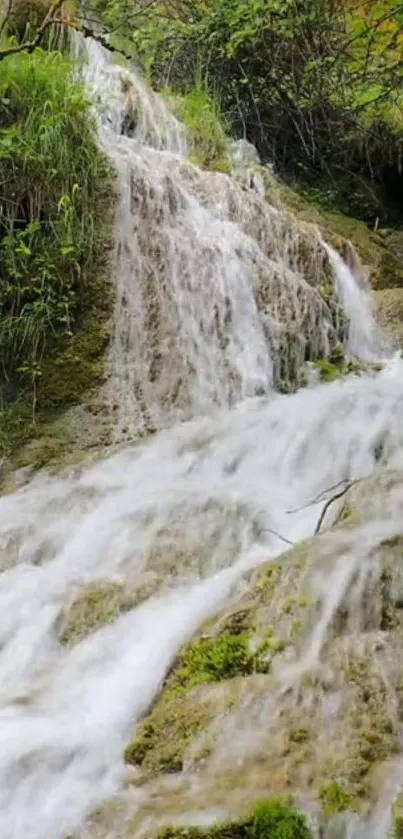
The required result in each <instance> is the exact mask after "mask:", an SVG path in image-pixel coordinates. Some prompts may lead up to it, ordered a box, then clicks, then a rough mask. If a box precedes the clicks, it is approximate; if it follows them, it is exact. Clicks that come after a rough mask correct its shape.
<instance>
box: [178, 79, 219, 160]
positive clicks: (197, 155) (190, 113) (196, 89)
mask: <svg viewBox="0 0 403 839" xmlns="http://www.w3.org/2000/svg"><path fill="white" fill-rule="evenodd" d="M165 93H166V95H168V96H170V97H172V95H173V94H172V91H170V90H169V88H168V89H166V91H165ZM175 101H176V111H177V114H178V117H179V119H180V120H182V122H184V123H185V125H186V127H187V129H188V135H189V139H190V144H191V155H190V158H191V160H193V162H194V163H196V164H197V165H198V166H201V167H202V168H203V169H214V170H218V171H222V172H229V171H230V170H231V165H230V161H229V159H228V156H227V145H228V141H227V137H226V134H225V128H224V119H223V116H222V114H221V113H220V108H219V105H218V102H217V100H216V99H215V98H214V97H213V96H212V95H211V94H210V93H209V92H208V90H207V86H206V85H203V83H202V82H201V80H198V81H197V82H196V84H195V85H194V86H193V87H192V88H190V90H189V91H187V93H185V94H184V95H183V96H179V97H177V98H176V100H175Z"/></svg>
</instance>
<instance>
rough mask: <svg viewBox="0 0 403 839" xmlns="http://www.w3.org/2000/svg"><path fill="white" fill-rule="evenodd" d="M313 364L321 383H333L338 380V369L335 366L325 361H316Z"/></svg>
mask: <svg viewBox="0 0 403 839" xmlns="http://www.w3.org/2000/svg"><path fill="white" fill-rule="evenodd" d="M314 364H315V367H316V369H317V370H319V374H320V378H321V380H322V382H334V380H335V379H338V378H339V376H340V370H339V368H338V367H337V366H336V365H335V364H332V363H331V362H330V361H326V360H325V359H319V360H318V361H315V362H314Z"/></svg>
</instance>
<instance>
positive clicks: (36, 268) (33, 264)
mask: <svg viewBox="0 0 403 839" xmlns="http://www.w3.org/2000/svg"><path fill="white" fill-rule="evenodd" d="M0 126H1V128H0V359H1V366H0V387H1V395H2V399H1V402H2V404H0V409H1V408H2V406H3V407H4V404H5V403H6V402H10V401H15V399H17V398H18V397H19V396H20V393H21V388H22V387H24V386H27V385H29V386H31V387H32V390H33V393H34V402H35V398H36V391H37V386H38V382H39V380H40V376H41V374H42V362H43V361H44V359H45V358H46V356H49V355H52V356H53V355H54V354H56V355H57V353H58V351H59V345H58V340H59V339H60V338H61V337H64V338H66V337H68V336H71V335H72V333H73V332H74V329H75V327H76V325H77V324H78V323H79V320H80V317H81V316H82V315H83V312H84V311H85V310H86V308H88V307H89V306H91V305H93V303H94V301H92V303H91V299H90V298H91V296H92V293H91V289H90V286H91V280H92V279H93V277H94V275H96V274H97V272H99V271H100V270H101V268H102V266H103V263H104V261H105V241H106V238H105V234H106V227H105V226H106V224H107V222H108V220H110V214H109V213H108V212H107V210H106V207H107V200H108V203H109V205H110V189H111V176H110V172H109V168H108V166H107V163H106V161H105V160H104V158H103V157H102V156H101V154H100V153H99V151H98V148H97V144H96V132H95V125H94V122H93V119H92V117H91V115H90V104H89V102H88V100H87V98H86V94H85V92H84V88H83V86H82V85H81V83H79V82H78V81H77V80H76V79H75V78H74V75H73V65H72V63H71V62H70V60H69V59H68V58H66V57H65V56H63V55H61V54H60V53H57V52H44V51H42V50H37V51H35V53H33V54H32V55H28V54H20V55H16V56H14V57H10V58H8V59H6V60H5V61H3V62H1V63H0ZM34 410H35V404H34Z"/></svg>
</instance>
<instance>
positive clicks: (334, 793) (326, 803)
mask: <svg viewBox="0 0 403 839" xmlns="http://www.w3.org/2000/svg"><path fill="white" fill-rule="evenodd" d="M319 795H320V798H321V801H322V803H323V807H324V812H325V813H326V814H327V815H329V816H331V815H333V813H340V812H342V811H343V810H348V809H349V808H350V807H351V805H352V804H353V801H354V796H353V795H352V794H351V792H350V791H349V790H348V789H347V788H346V786H345V785H344V784H343V783H342V782H341V781H338V780H336V779H333V780H331V781H327V782H326V783H325V784H322V786H321V788H320V790H319Z"/></svg>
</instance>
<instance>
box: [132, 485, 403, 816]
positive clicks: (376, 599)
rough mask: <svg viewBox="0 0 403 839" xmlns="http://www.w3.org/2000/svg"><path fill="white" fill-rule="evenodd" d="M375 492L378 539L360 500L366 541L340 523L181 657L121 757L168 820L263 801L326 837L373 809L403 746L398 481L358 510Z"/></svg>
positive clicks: (283, 560)
mask: <svg viewBox="0 0 403 839" xmlns="http://www.w3.org/2000/svg"><path fill="white" fill-rule="evenodd" d="M376 481H378V484H379V486H378V493H380V494H381V495H382V493H384V498H385V502H384V509H383V512H384V515H385V520H386V522H387V524H385V527H384V528H382V527H381V528H380V529H379V532H378V533H376V532H372V531H371V529H370V516H371V508H370V506H369V505H368V504H367V502H365V501H364V500H363V501H362V509H363V515H362V519H361V528H359V529H357V528H355V527H353V526H352V523H351V522H348V521H347V520H346V519H345V521H344V526H341V524H340V523H339V526H338V527H337V528H336V529H332V530H331V531H327V532H325V533H323V534H322V535H320V536H317V537H314V538H313V539H310V540H308V541H306V542H304V543H302V544H301V545H298V546H296V547H295V548H293V549H292V550H291V551H289V552H287V553H285V554H282V555H281V556H280V557H278V558H277V559H276V560H274V561H272V562H270V563H268V564H266V565H264V566H263V567H262V568H260V569H259V570H257V571H256V572H254V573H253V574H252V576H251V579H250V582H249V586H248V590H247V592H246V593H245V594H244V595H243V596H242V597H241V599H240V600H238V601H237V602H236V603H233V604H232V606H231V605H229V606H228V607H227V609H226V610H225V611H223V612H222V613H221V614H220V615H218V616H217V617H216V618H214V619H213V620H211V621H209V622H208V624H206V625H205V626H204V627H203V628H202V630H201V633H200V634H198V636H197V637H196V638H194V639H193V640H192V641H191V642H190V643H189V644H188V645H187V646H186V647H185V648H184V649H183V650H182V651H181V652H180V654H179V656H178V659H177V661H176V662H175V664H174V667H173V669H172V671H171V672H170V674H169V675H168V677H167V679H166V682H165V684H164V686H163V688H162V691H161V693H160V695H159V696H158V697H157V699H156V701H155V703H154V705H153V708H152V710H151V712H150V714H149V715H148V716H146V717H145V718H144V720H143V721H142V722H141V723H140V724H139V726H138V727H137V729H136V732H135V735H134V738H133V740H132V741H131V743H129V744H128V746H127V749H126V752H125V759H126V760H127V761H128V763H130V764H131V765H132V766H134V767H136V771H135V774H134V776H133V777H134V779H135V781H136V783H138V782H139V781H141V782H142V784H145V787H144V789H148V788H149V789H150V792H151V790H153V791H154V792H153V795H157V796H158V811H159V812H160V813H161V811H163V812H164V816H166V818H167V819H169V818H176V817H177V816H178V814H179V812H183V811H184V810H185V811H189V812H193V811H195V810H198V809H199V808H200V807H203V804H202V802H208V806H209V808H212V809H213V810H214V808H216V809H218V810H219V809H220V808H223V807H224V808H225V807H228V806H230V807H234V808H235V812H239V809H238V808H242V807H246V806H249V804H250V802H251V801H252V800H253V798H254V797H256V796H259V795H263V794H265V792H267V790H270V791H271V792H272V793H275V794H284V793H289V792H290V793H294V794H295V793H297V792H298V793H299V794H302V795H303V796H304V797H305V800H306V801H307V802H308V801H309V802H310V806H311V807H313V809H314V811H315V812H316V813H317V818H318V819H319V820H320V821H321V822H322V823H323V824H327V823H328V822H329V820H331V819H332V818H334V817H335V814H337V813H340V812H341V813H343V812H345V811H348V812H354V811H357V812H358V813H360V814H361V817H364V816H365V814H366V813H367V812H368V811H370V810H371V808H372V806H373V805H374V804H375V803H376V801H377V799H378V796H379V795H380V791H381V788H382V783H381V778H382V774H383V773H384V772H386V767H387V766H388V765H389V766H390V765H391V764H393V761H394V760H395V759H396V756H397V755H398V753H399V751H400V742H401V735H402V733H403V728H402V723H403V703H402V696H403V691H402V673H403V644H402V640H401V639H402V637H403V610H402V604H403V566H402V565H401V563H400V562H399V557H400V556H401V555H402V544H403V534H402V535H400V532H397V531H398V526H397V530H396V525H394V527H395V532H393V525H392V523H391V520H390V519H389V518H388V516H389V515H390V513H391V511H392V510H393V511H394V512H396V504H397V503H398V498H399V495H400V488H401V487H402V481H403V476H402V475H401V473H391V474H390V475H383V476H381V477H379V476H378V477H377V478H373V479H370V481H369V482H368V486H367V485H366V482H365V481H362V482H360V483H359V484H357V486H356V487H355V488H354V491H355V493H356V497H357V498H358V497H359V493H360V492H361V493H362V496H363V499H364V498H369V497H371V498H372V504H373V506H375V505H376V503H379V494H378V502H377V501H376V498H377V491H376ZM357 503H358V502H357ZM364 511H365V512H364ZM355 521H356V522H358V521H359V515H358V514H357V516H356V519H355ZM367 522H368V525H367V524H366V523H367ZM346 524H347V525H349V526H346ZM388 528H389V530H388ZM364 546H365V547H364ZM357 557H360V562H359V563H357ZM168 777H170V778H171V780H170V782H169V784H167V781H166V779H167V778H168Z"/></svg>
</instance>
